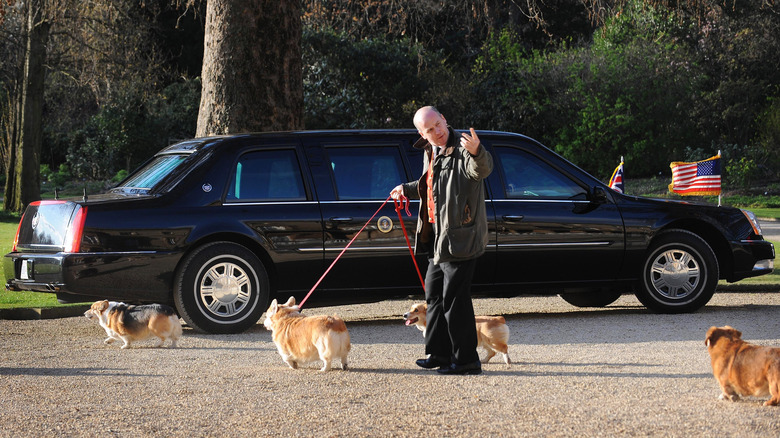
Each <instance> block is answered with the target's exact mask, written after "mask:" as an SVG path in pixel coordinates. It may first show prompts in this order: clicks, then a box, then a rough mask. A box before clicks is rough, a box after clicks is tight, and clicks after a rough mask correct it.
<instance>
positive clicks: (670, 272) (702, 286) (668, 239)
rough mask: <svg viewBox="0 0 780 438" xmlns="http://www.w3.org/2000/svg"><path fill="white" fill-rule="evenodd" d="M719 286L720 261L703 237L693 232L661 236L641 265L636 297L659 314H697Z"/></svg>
mask: <svg viewBox="0 0 780 438" xmlns="http://www.w3.org/2000/svg"><path fill="white" fill-rule="evenodd" d="M717 285H718V259H717V258H716V257H715V253H714V252H713V251H712V248H710V246H709V245H708V244H707V242H705V241H704V239H702V238H701V237H699V236H697V235H696V234H694V233H691V232H690V231H685V230H670V231H665V232H663V233H660V234H659V235H658V236H657V237H656V238H655V239H654V240H653V242H652V244H651V245H650V248H649V249H648V252H647V257H646V258H645V261H644V263H643V264H642V273H641V276H640V278H639V282H638V284H637V287H636V290H635V293H636V297H637V298H638V299H639V301H640V302H641V303H642V304H644V305H645V306H646V307H647V308H648V309H650V310H652V311H654V312H658V313H685V312H694V311H696V310H698V309H700V308H701V307H703V306H704V305H705V304H707V303H708V302H709V301H710V299H711V298H712V295H713V294H714V293H715V288H716V287H717Z"/></svg>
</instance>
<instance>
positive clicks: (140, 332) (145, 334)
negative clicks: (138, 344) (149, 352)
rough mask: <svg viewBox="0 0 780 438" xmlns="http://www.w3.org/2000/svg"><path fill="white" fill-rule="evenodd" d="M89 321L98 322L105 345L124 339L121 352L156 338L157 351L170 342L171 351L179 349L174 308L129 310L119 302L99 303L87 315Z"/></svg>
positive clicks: (158, 306) (156, 306) (159, 306)
mask: <svg viewBox="0 0 780 438" xmlns="http://www.w3.org/2000/svg"><path fill="white" fill-rule="evenodd" d="M84 316H86V317H87V318H88V319H91V320H94V319H96V320H97V321H98V323H99V324H100V326H101V327H103V329H105V331H106V334H107V335H108V338H106V340H105V341H103V342H105V343H106V344H111V343H113V342H114V341H116V340H118V339H121V340H122V341H123V342H124V345H122V348H123V349H124V348H127V347H129V346H130V344H131V343H132V342H135V341H143V340H146V339H149V338H151V337H154V336H156V337H157V338H159V342H157V344H156V345H155V347H161V346H162V345H163V343H164V342H165V341H166V340H167V339H170V340H171V348H176V342H177V341H178V340H179V338H180V337H181V334H182V329H181V322H180V321H179V317H178V316H177V315H176V311H175V310H173V308H172V307H170V306H166V305H164V304H147V305H143V306H128V305H127V304H125V303H118V302H116V301H108V300H103V301H97V302H95V303H94V304H92V306H91V307H90V308H89V310H87V311H86V312H84Z"/></svg>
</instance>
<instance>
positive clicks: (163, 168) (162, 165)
mask: <svg viewBox="0 0 780 438" xmlns="http://www.w3.org/2000/svg"><path fill="white" fill-rule="evenodd" d="M188 156H189V155H161V156H158V157H155V158H154V159H152V161H150V162H149V163H147V164H146V166H144V167H142V168H141V169H139V170H138V171H136V172H135V173H133V174H132V175H130V177H129V178H127V179H126V180H125V181H124V182H122V184H121V185H120V186H117V187H115V188H114V190H117V189H118V190H121V191H123V192H127V191H131V192H146V191H148V190H150V189H151V188H152V187H154V186H155V185H157V183H159V182H160V181H162V180H163V178H165V177H166V176H168V175H169V174H170V173H171V172H172V171H173V170H174V169H176V168H177V167H178V166H179V165H180V164H181V163H182V162H183V161H184V160H185V159H186V158H187V157H188Z"/></svg>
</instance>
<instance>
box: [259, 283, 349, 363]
mask: <svg viewBox="0 0 780 438" xmlns="http://www.w3.org/2000/svg"><path fill="white" fill-rule="evenodd" d="M263 325H264V326H265V328H266V329H268V330H271V337H272V339H273V341H274V344H275V345H276V349H277V350H278V351H279V354H280V355H281V356H282V359H284V362H285V363H286V364H287V365H288V366H289V367H290V368H293V369H297V368H298V365H299V364H303V363H306V362H313V361H315V360H317V359H319V360H321V361H322V368H321V369H320V371H328V370H330V368H331V362H333V360H334V359H336V358H339V359H341V369H342V370H346V369H347V354H348V353H349V350H350V348H351V344H350V339H349V332H348V331H347V326H346V324H344V321H343V320H342V319H341V318H339V317H338V316H335V315H334V316H325V315H317V316H304V315H302V314H301V312H300V310H299V308H298V306H296V305H295V298H294V297H290V299H289V300H287V302H286V303H284V304H279V303H278V302H277V301H276V299H274V300H273V301H272V302H271V305H270V306H269V307H268V310H267V311H266V312H265V321H263Z"/></svg>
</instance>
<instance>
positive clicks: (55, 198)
mask: <svg viewBox="0 0 780 438" xmlns="http://www.w3.org/2000/svg"><path fill="white" fill-rule="evenodd" d="M58 199H60V195H59V193H57V187H55V188H54V200H55V201H56V200H58Z"/></svg>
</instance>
